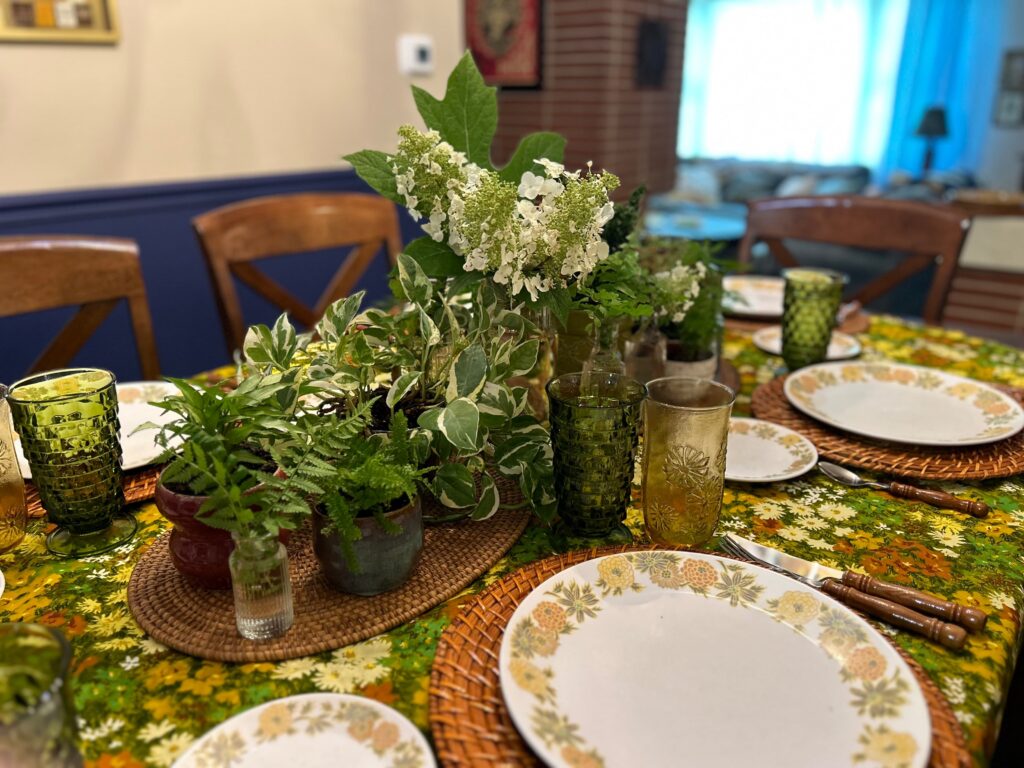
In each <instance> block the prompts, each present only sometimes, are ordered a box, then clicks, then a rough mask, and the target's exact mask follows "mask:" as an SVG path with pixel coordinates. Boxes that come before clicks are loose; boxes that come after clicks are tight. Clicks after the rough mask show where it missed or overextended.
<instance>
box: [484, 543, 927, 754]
mask: <svg viewBox="0 0 1024 768" xmlns="http://www.w3.org/2000/svg"><path fill="white" fill-rule="evenodd" d="M500 672H501V689H502V693H503V695H504V697H505V702H506V703H507V705H508V708H509V712H510V713H511V715H512V719H513V721H514V723H515V725H516V728H518V730H519V732H520V733H521V734H522V735H523V737H524V738H525V739H526V741H527V742H528V743H529V745H530V746H531V747H532V748H533V750H534V751H535V752H537V754H538V755H540V757H541V758H542V759H543V760H544V761H545V762H546V763H547V764H548V765H551V766H558V768H570V767H572V766H580V765H588V766H596V765H603V766H605V767H606V768H622V767H625V768H630V767H632V766H644V768H657V767H658V766H673V767H674V766H680V765H683V764H685V765H688V766H690V765H692V766H701V768H725V767H726V766H728V768H734V766H754V765H779V766H781V765H784V766H787V768H821V766H823V765H828V766H830V767H833V768H834V767H835V766H861V768H864V766H877V765H879V764H880V763H881V764H883V765H886V766H897V765H900V766H906V767H907V768H921V766H924V765H925V763H926V762H927V760H928V754H929V751H930V745H931V721H930V718H929V714H928V707H927V705H926V703H925V699H924V696H923V694H922V693H921V689H920V687H919V686H918V684H917V680H916V679H915V678H914V676H913V674H912V673H911V671H910V669H909V668H908V667H907V664H906V662H904V661H903V659H902V658H901V657H900V655H899V654H898V653H897V652H896V650H895V649H894V648H893V647H892V646H891V645H890V644H889V643H888V642H887V641H886V640H885V639H884V638H883V637H882V636H881V635H879V634H878V632H876V631H875V630H874V629H872V628H871V626H870V625H868V623H867V622H865V621H864V620H863V619H861V618H859V617H857V616H856V615H854V614H853V613H852V612H851V611H850V610H848V609H847V608H846V607H845V606H843V605H841V604H840V603H838V602H836V601H835V600H833V599H832V598H830V597H828V596H826V595H824V594H821V593H819V592H817V591H816V590H813V589H811V588H810V587H807V586H805V585H803V584H801V583H799V582H797V581H796V580H794V579H790V578H787V577H785V576H781V575H779V574H776V573H772V572H770V571H768V570H766V569H764V568H758V567H756V566H753V565H750V564H746V563H741V562H737V561H735V560H729V559H723V558H718V557H713V556H711V555H703V554H697V553H685V552H664V551H651V552H628V553H624V554H621V555H611V556H607V557H602V558H597V559H595V560H588V561H587V562H585V563H580V564H579V565H576V566H573V567H572V568H568V569H566V570H565V571H562V572H561V573H559V574H556V575H555V576H552V577H551V578H550V579H548V580H547V581H545V582H544V583H543V584H541V585H540V586H539V587H537V588H536V589H535V590H533V592H531V593H530V594H529V595H528V596H527V597H526V599H525V600H524V601H523V602H522V603H521V604H520V605H519V607H518V608H517V609H516V611H515V613H514V614H513V616H512V620H511V622H510V623H509V625H508V629H507V630H506V631H505V635H504V638H503V640H502V645H501V655H500Z"/></svg>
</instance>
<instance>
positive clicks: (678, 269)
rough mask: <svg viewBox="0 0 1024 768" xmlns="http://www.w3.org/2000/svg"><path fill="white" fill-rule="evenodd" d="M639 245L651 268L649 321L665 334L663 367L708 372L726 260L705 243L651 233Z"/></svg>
mask: <svg viewBox="0 0 1024 768" xmlns="http://www.w3.org/2000/svg"><path fill="white" fill-rule="evenodd" d="M642 250H643V253H642V257H641V258H642V259H643V260H644V262H645V263H646V264H647V265H648V266H649V268H650V269H651V270H652V271H653V275H652V278H653V281H654V295H655V301H654V303H655V308H654V316H655V322H656V323H657V325H658V327H659V329H660V330H661V332H662V333H663V334H664V335H665V336H666V337H667V339H668V362H667V365H666V373H668V374H670V375H674V376H696V377H698V378H714V376H715V373H716V371H717V370H718V357H719V347H720V345H721V336H722V329H723V320H722V297H723V287H722V275H723V267H724V266H725V264H726V262H723V261H722V260H720V259H718V258H716V257H715V255H714V249H713V248H712V247H711V246H709V245H708V244H707V243H697V242H693V241H669V240H657V239H656V240H651V241H648V242H647V243H645V244H644V246H643V249H642Z"/></svg>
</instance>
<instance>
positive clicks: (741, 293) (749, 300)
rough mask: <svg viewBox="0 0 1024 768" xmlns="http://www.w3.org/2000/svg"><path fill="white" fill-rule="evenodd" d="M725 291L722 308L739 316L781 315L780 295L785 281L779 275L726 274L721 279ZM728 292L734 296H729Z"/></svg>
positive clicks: (728, 313) (730, 313)
mask: <svg viewBox="0 0 1024 768" xmlns="http://www.w3.org/2000/svg"><path fill="white" fill-rule="evenodd" d="M722 284H723V286H724V287H725V290H726V291H727V293H726V296H725V299H724V301H723V302H722V309H723V310H724V311H725V313H726V314H727V315H737V316H740V317H782V297H783V294H784V293H785V291H786V281H785V280H784V279H783V278H781V277H763V276H758V275H727V276H726V277H725V279H724V280H723V281H722ZM729 293H733V294H735V296H729V295H728V294H729Z"/></svg>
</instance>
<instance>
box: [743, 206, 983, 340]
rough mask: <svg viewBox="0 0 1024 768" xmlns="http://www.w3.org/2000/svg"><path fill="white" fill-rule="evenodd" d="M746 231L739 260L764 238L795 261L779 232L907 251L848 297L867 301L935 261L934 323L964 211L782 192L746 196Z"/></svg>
mask: <svg viewBox="0 0 1024 768" xmlns="http://www.w3.org/2000/svg"><path fill="white" fill-rule="evenodd" d="M747 206H748V210H749V212H748V216H747V232H746V234H745V235H744V236H743V240H742V242H741V243H740V250H739V260H740V261H741V262H749V261H750V257H751V253H750V252H751V248H752V247H753V245H754V243H757V242H764V243H766V244H767V245H768V248H769V250H770V251H771V253H772V255H773V256H774V257H775V261H776V262H777V263H778V265H779V266H780V267H794V266H798V264H797V261H796V259H795V258H794V257H793V254H792V253H790V251H789V250H788V249H787V248H786V246H785V245H783V243H782V240H783V238H788V239H793V240H807V241H811V242H818V243H832V244H835V245H845V246H850V247H856V248H865V249H871V250H886V251H888V250H892V251H904V252H906V253H907V254H908V255H907V258H906V259H904V260H903V261H901V262H900V263H899V264H897V265H896V266H895V267H893V269H891V270H889V271H888V272H885V273H884V274H882V275H879V276H878V277H876V278H875V279H874V280H871V281H870V282H869V283H868V284H867V285H865V286H864V287H863V288H861V289H860V290H859V291H857V293H856V294H855V295H853V296H851V297H848V298H849V299H851V300H855V301H859V302H860V303H861V304H867V303H868V302H870V301H873V300H874V299H877V298H878V297H879V296H881V295H882V294H884V293H887V292H889V291H890V290H892V289H893V288H894V287H895V286H897V285H898V284H899V283H901V282H903V281H904V280H905V279H907V278H908V277H910V276H911V275H913V274H916V273H917V272H920V271H922V270H923V269H926V268H927V267H928V266H929V265H931V264H933V263H934V264H935V265H936V268H935V276H934V278H933V279H932V284H931V288H930V290H929V292H928V297H927V299H926V300H925V306H924V320H925V322H926V323H930V324H933V325H934V324H938V323H939V322H940V320H941V318H942V312H943V309H944V307H945V303H946V296H947V294H948V293H949V287H950V283H951V282H952V280H953V273H954V272H955V271H956V265H957V261H958V259H959V258H960V248H961V246H962V245H963V242H964V238H965V237H966V235H967V229H968V227H969V226H970V221H969V219H968V217H966V216H964V215H963V214H962V213H960V212H958V211H956V210H954V209H952V208H949V207H946V206H937V205H936V206H933V205H928V204H926V203H918V202H911V201H906V200H885V199H880V198H870V197H786V198H772V199H767V200H753V201H751V202H749V203H748V204H747Z"/></svg>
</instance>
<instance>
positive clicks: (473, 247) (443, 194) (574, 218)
mask: <svg viewBox="0 0 1024 768" xmlns="http://www.w3.org/2000/svg"><path fill="white" fill-rule="evenodd" d="M399 136H400V137H401V140H400V142H399V145H398V151H397V153H396V154H395V156H394V158H393V159H392V161H393V162H392V169H393V170H394V173H395V181H396V183H397V187H398V193H399V194H400V195H401V196H402V197H403V199H404V200H405V204H406V207H408V209H409V211H410V213H412V215H413V216H414V217H415V218H416V219H422V218H426V219H427V222H426V223H425V224H424V225H423V229H424V231H425V232H426V233H427V234H428V235H429V236H430V237H431V238H433V239H434V240H436V241H437V242H447V243H448V245H450V246H451V248H452V250H454V251H455V252H456V253H457V254H459V255H460V256H462V257H463V258H464V259H465V269H466V271H474V270H475V271H480V272H486V273H488V274H490V275H491V276H492V277H493V279H494V281H495V282H496V283H499V284H502V285H508V286H509V288H510V291H511V293H512V295H513V296H515V295H517V294H518V293H519V292H520V291H522V290H524V289H525V290H526V291H527V292H528V293H529V294H530V297H531V298H532V299H534V300H536V299H537V296H538V294H539V293H544V292H546V291H549V290H551V288H552V287H553V286H564V285H566V283H567V282H569V281H571V280H573V279H582V278H584V277H586V275H587V274H589V273H590V271H591V270H592V269H593V268H594V266H596V265H597V263H598V262H599V261H602V260H603V259H604V258H606V257H607V256H608V245H607V244H606V243H605V242H604V241H603V240H602V239H601V232H602V230H603V227H604V225H605V224H606V223H607V222H608V221H609V220H610V219H611V218H612V216H613V215H614V208H613V206H612V204H611V202H610V201H609V200H608V193H609V192H610V191H611V190H613V189H615V188H616V187H617V186H618V179H617V178H616V177H615V176H614V175H613V174H610V173H598V174H594V173H590V172H589V167H588V172H587V173H586V174H581V173H580V172H579V171H576V172H571V173H570V172H567V171H566V170H565V167H564V166H563V165H562V164H561V163H555V162H552V161H550V160H547V159H546V158H538V159H537V160H536V161H535V162H536V163H537V164H538V165H540V166H541V168H542V169H543V173H542V174H539V175H538V174H535V173H533V172H532V171H527V172H526V173H524V174H523V175H522V178H521V179H520V180H519V184H518V185H516V184H515V182H510V181H505V180H504V179H502V178H501V177H500V176H499V175H498V174H497V173H495V172H493V171H488V170H486V169H483V168H480V167H479V166H477V165H475V164H474V163H470V162H468V160H467V159H466V156H465V155H464V154H463V153H461V152H458V151H456V150H455V149H454V148H453V147H452V146H451V145H450V144H448V143H447V142H444V141H441V138H440V136H439V135H438V134H437V132H436V131H428V132H426V133H422V132H419V131H417V130H416V129H414V128H412V127H411V126H403V127H402V128H401V129H400V130H399Z"/></svg>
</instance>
